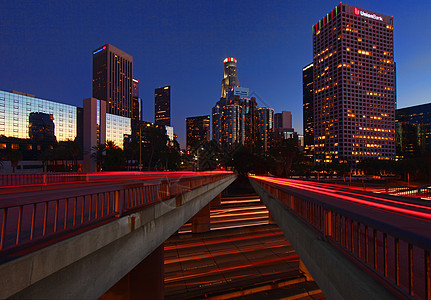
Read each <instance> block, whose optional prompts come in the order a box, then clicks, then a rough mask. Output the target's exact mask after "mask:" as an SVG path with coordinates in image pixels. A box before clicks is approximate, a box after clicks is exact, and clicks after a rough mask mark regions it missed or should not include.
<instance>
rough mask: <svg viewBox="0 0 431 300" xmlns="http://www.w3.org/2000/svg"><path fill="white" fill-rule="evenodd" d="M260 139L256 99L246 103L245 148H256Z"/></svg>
mask: <svg viewBox="0 0 431 300" xmlns="http://www.w3.org/2000/svg"><path fill="white" fill-rule="evenodd" d="M258 138H259V118H258V114H257V102H256V98H255V97H251V98H250V99H247V100H246V101H245V146H246V147H248V148H249V149H250V150H253V149H255V148H256V141H257V140H258Z"/></svg>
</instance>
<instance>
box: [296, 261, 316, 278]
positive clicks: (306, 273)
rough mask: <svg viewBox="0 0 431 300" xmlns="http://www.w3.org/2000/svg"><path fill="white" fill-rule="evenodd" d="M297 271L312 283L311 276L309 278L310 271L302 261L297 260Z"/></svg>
mask: <svg viewBox="0 0 431 300" xmlns="http://www.w3.org/2000/svg"><path fill="white" fill-rule="evenodd" d="M299 271H300V272H301V273H302V274H303V275H304V276H305V278H306V279H307V281H314V279H313V276H311V274H310V271H308V269H307V267H306V266H305V265H304V262H303V261H302V259H300V260H299Z"/></svg>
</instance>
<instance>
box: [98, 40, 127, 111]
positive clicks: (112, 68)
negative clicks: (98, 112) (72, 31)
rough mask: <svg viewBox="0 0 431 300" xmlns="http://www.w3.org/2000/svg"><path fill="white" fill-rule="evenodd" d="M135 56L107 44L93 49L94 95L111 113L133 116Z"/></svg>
mask: <svg viewBox="0 0 431 300" xmlns="http://www.w3.org/2000/svg"><path fill="white" fill-rule="evenodd" d="M132 79H133V57H132V56H131V55H129V54H127V53H125V52H123V51H121V50H120V49H118V48H116V47H114V46H112V45H110V44H106V45H104V46H102V47H100V48H98V49H96V50H95V51H93V97H94V98H96V99H99V100H105V101H106V112H107V113H109V114H113V115H117V116H123V117H128V118H131V117H132Z"/></svg>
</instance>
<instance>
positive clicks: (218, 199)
mask: <svg viewBox="0 0 431 300" xmlns="http://www.w3.org/2000/svg"><path fill="white" fill-rule="evenodd" d="M210 203H211V207H219V206H220V205H221V193H220V194H218V195H217V196H216V197H215V198H214V199H213V200H212V201H211V202H210Z"/></svg>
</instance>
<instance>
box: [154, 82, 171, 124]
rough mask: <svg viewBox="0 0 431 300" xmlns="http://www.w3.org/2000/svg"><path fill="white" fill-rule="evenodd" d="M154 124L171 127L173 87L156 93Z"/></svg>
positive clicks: (161, 88) (166, 87) (165, 87)
mask: <svg viewBox="0 0 431 300" xmlns="http://www.w3.org/2000/svg"><path fill="white" fill-rule="evenodd" d="M154 124H156V125H159V126H171V86H169V85H168V86H164V87H160V88H157V89H156V90H155V91H154Z"/></svg>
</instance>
